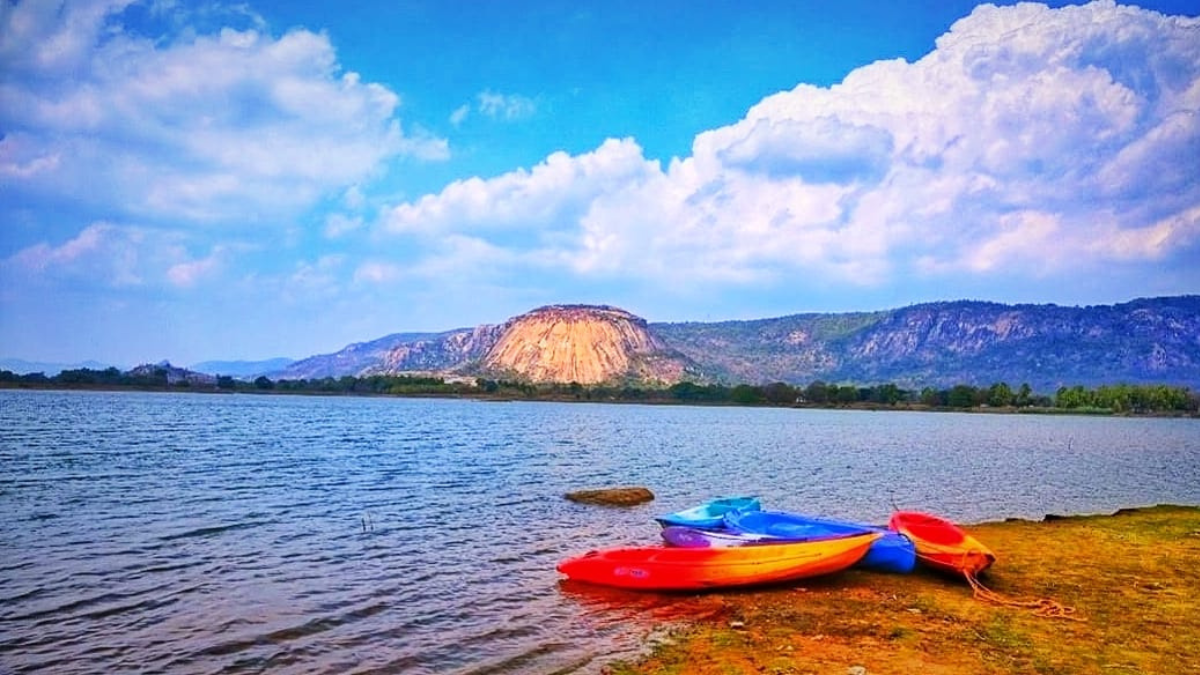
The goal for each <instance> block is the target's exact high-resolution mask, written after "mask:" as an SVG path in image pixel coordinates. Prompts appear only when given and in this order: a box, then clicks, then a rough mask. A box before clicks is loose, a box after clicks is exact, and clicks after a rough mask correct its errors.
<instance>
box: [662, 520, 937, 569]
mask: <svg viewBox="0 0 1200 675" xmlns="http://www.w3.org/2000/svg"><path fill="white" fill-rule="evenodd" d="M725 530H726V531H725V532H720V533H714V534H719V535H722V536H721V537H719V538H718V537H711V538H706V537H702V536H701V537H697V536H696V535H694V534H687V535H685V534H683V533H672V536H673V537H674V538H675V539H676V540H677V541H680V542H683V541H687V540H688V539H689V538H690V539H691V540H692V541H695V542H700V541H705V542H707V545H709V546H711V545H713V544H714V543H715V544H716V545H718V546H721V545H737V544H732V543H730V542H732V541H734V539H735V538H737V537H744V538H745V541H744V542H743V543H747V544H756V543H757V544H764V543H769V542H771V541H773V542H776V543H784V542H789V541H809V540H813V539H830V538H837V537H846V536H851V535H855V534H862V533H863V532H878V533H881V534H883V536H882V537H880V538H879V539H877V540H875V543H873V544H871V548H869V549H868V550H867V555H866V556H864V557H863V559H862V560H860V561H859V562H858V565H857V566H858V567H864V568H867V569H873V570H878V571H881V572H900V573H907V572H911V571H912V570H913V568H914V567H915V566H916V564H917V549H916V547H915V546H914V545H913V542H912V541H911V540H910V539H909V538H908V537H905V536H904V535H902V534H900V533H898V532H893V531H892V530H889V529H887V528H884V527H878V526H875V525H864V524H861V523H853V522H849V521H845V520H836V519H833V518H819V517H816V516H807V515H802V514H799V513H788V512H784V511H731V512H729V513H727V514H725ZM667 541H668V543H674V542H672V541H671V540H670V539H668V540H667ZM676 545H687V544H676ZM693 545H699V544H698V543H697V544H693Z"/></svg>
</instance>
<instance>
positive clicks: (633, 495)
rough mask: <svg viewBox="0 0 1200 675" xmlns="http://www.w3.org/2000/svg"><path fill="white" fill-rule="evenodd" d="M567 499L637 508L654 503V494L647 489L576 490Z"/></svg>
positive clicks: (583, 502)
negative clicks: (639, 505) (637, 506)
mask: <svg viewBox="0 0 1200 675" xmlns="http://www.w3.org/2000/svg"><path fill="white" fill-rule="evenodd" d="M564 496H565V497H566V498H567V499H570V500H571V501H573V502H579V503H581V504H600V505H601V506H636V505H638V504H645V503H646V502H650V501H654V493H653V492H651V491H650V489H649V488H645V487H640V486H638V487H614V488H602V489H599V490H576V491H574V492H568V493H567V494H566V495H564Z"/></svg>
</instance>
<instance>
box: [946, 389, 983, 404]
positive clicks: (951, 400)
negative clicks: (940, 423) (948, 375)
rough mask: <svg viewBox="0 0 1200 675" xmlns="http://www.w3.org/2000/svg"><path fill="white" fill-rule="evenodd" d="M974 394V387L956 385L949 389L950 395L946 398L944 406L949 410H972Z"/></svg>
mask: <svg viewBox="0 0 1200 675" xmlns="http://www.w3.org/2000/svg"><path fill="white" fill-rule="evenodd" d="M975 394H976V390H975V387H972V386H970V385H967V384H956V385H954V386H953V387H951V388H950V393H949V394H948V395H947V396H946V405H948V406H950V407H951V408H973V407H975Z"/></svg>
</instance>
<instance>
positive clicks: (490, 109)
mask: <svg viewBox="0 0 1200 675" xmlns="http://www.w3.org/2000/svg"><path fill="white" fill-rule="evenodd" d="M477 98H478V101H479V103H478V106H477V109H478V110H479V112H480V113H482V114H483V115H486V116H488V117H491V118H493V119H500V120H506V121H512V120H521V119H526V118H528V117H532V116H533V114H534V113H535V112H537V104H536V103H534V101H533V99H531V98H528V97H526V96H521V95H519V94H498V93H496V92H492V91H484V92H481V93H480V94H479V96H478V97H477Z"/></svg>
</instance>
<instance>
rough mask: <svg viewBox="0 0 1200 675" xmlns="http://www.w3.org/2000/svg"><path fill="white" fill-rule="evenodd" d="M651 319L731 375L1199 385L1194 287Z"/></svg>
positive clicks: (797, 379)
mask: <svg viewBox="0 0 1200 675" xmlns="http://www.w3.org/2000/svg"><path fill="white" fill-rule="evenodd" d="M650 327H651V329H652V330H654V331H655V333H657V334H658V335H659V336H661V337H662V339H663V340H664V341H665V342H666V343H667V344H669V345H671V346H672V347H674V348H675V349H678V350H679V351H680V352H682V353H683V354H684V355H686V356H689V357H691V358H693V359H696V360H697V361H698V362H699V363H700V364H701V365H702V366H704V367H706V368H708V369H710V371H711V372H712V373H713V374H714V376H716V377H717V378H718V379H720V380H724V381H731V382H750V383H762V382H773V381H781V382H788V383H793V384H804V383H810V382H812V381H814V380H824V381H826V382H837V383H862V384H875V383H886V382H894V383H896V384H900V385H902V386H909V387H921V386H938V387H943V386H953V385H955V384H971V385H976V386H987V385H990V384H993V383H995V382H1008V383H1010V384H1012V385H1016V384H1019V383H1022V382H1027V383H1029V384H1030V385H1031V386H1033V387H1034V388H1035V389H1036V390H1039V391H1053V390H1054V389H1057V388H1058V387H1059V386H1062V385H1075V384H1079V385H1084V386H1098V385H1102V384H1116V383H1121V382H1124V383H1129V384H1138V383H1161V384H1177V385H1183V386H1190V387H1197V385H1200V296H1180V297H1171V298H1151V299H1141V300H1135V301H1133V302H1129V303H1124V304H1120V305H1101V306H1091V307H1060V306H1057V305H1003V304H997V303H990V302H972V301H958V302H941V303H930V304H922V305H913V306H910V307H905V308H901V309H895V310H889V311H884V312H873V313H857V314H798V315H793V316H787V317H781V318H776V319H761V320H755V321H730V322H723V323H717V324H689V323H679V324H651V325H650Z"/></svg>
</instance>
